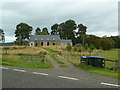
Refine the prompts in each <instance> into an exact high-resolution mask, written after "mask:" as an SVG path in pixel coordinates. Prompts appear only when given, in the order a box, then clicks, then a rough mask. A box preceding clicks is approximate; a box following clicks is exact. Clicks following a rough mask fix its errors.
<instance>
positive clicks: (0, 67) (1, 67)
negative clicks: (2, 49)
mask: <svg viewBox="0 0 120 90" xmlns="http://www.w3.org/2000/svg"><path fill="white" fill-rule="evenodd" d="M0 68H2V69H8V68H6V67H0Z"/></svg>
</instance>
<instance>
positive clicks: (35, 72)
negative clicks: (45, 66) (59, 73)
mask: <svg viewBox="0 0 120 90" xmlns="http://www.w3.org/2000/svg"><path fill="white" fill-rule="evenodd" d="M33 73H34V74H39V75H45V76H48V74H46V73H38V72H33Z"/></svg>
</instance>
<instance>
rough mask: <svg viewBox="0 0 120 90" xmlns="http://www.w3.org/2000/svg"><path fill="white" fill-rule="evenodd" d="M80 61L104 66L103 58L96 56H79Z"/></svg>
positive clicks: (99, 66)
mask: <svg viewBox="0 0 120 90" xmlns="http://www.w3.org/2000/svg"><path fill="white" fill-rule="evenodd" d="M81 62H82V63H86V64H87V65H91V66H94V67H97V68H102V67H105V60H104V58H102V57H98V56H81Z"/></svg>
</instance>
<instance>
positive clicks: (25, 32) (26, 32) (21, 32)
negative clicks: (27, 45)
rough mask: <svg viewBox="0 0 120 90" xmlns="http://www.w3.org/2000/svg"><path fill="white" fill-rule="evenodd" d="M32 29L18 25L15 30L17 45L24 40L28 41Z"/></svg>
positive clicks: (25, 25)
mask: <svg viewBox="0 0 120 90" xmlns="http://www.w3.org/2000/svg"><path fill="white" fill-rule="evenodd" d="M32 29H33V28H32V27H31V26H29V25H28V24H26V23H20V24H18V25H17V26H16V30H15V37H17V39H16V42H17V44H19V45H22V43H23V40H24V39H29V37H30V34H31V32H32Z"/></svg>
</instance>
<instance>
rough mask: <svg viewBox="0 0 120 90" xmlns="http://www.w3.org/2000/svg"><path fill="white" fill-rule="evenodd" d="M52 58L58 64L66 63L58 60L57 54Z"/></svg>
mask: <svg viewBox="0 0 120 90" xmlns="http://www.w3.org/2000/svg"><path fill="white" fill-rule="evenodd" d="M51 57H52V58H53V59H54V60H55V61H56V62H57V63H58V64H64V62H62V61H59V60H58V59H57V58H56V55H55V54H52V55H51Z"/></svg>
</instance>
